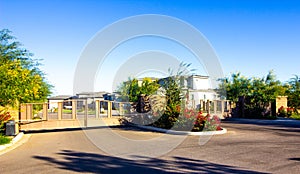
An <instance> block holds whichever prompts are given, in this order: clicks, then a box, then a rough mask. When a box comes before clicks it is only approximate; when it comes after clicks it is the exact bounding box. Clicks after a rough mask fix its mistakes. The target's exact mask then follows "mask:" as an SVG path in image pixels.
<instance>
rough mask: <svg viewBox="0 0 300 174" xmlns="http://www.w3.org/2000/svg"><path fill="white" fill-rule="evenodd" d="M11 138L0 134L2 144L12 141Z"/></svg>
mask: <svg viewBox="0 0 300 174" xmlns="http://www.w3.org/2000/svg"><path fill="white" fill-rule="evenodd" d="M10 141H11V138H8V137H5V136H2V135H0V145H3V144H8V143H10Z"/></svg>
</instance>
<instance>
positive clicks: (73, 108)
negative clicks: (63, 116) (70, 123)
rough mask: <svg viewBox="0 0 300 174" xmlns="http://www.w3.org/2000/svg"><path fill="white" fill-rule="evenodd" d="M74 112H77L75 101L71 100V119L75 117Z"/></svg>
mask: <svg viewBox="0 0 300 174" xmlns="http://www.w3.org/2000/svg"><path fill="white" fill-rule="evenodd" d="M76 113H77V101H76V100H72V119H73V120H75V119H76Z"/></svg>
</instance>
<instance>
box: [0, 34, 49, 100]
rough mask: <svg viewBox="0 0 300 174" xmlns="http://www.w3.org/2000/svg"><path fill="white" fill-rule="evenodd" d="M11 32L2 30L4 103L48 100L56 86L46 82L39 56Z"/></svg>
mask: <svg viewBox="0 0 300 174" xmlns="http://www.w3.org/2000/svg"><path fill="white" fill-rule="evenodd" d="M10 33H11V32H10V31H9V30H7V29H4V30H1V31H0V105H2V106H5V105H16V104H18V103H25V102H37V101H45V100H46V98H47V97H48V96H49V95H50V94H51V91H50V90H51V87H52V86H51V85H50V84H48V83H47V82H46V80H45V77H44V74H43V73H42V71H41V70H40V69H39V65H40V64H39V62H38V60H35V59H33V58H32V56H33V54H32V53H30V52H29V51H28V50H26V49H23V48H22V47H21V44H20V43H19V42H17V41H15V37H13V36H12V35H10Z"/></svg>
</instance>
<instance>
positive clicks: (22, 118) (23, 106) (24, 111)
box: [20, 104, 27, 122]
mask: <svg viewBox="0 0 300 174" xmlns="http://www.w3.org/2000/svg"><path fill="white" fill-rule="evenodd" d="M20 113H21V118H20V121H21V122H22V121H25V120H27V116H26V113H27V111H26V104H21V107H20Z"/></svg>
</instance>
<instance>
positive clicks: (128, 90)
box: [117, 77, 159, 102]
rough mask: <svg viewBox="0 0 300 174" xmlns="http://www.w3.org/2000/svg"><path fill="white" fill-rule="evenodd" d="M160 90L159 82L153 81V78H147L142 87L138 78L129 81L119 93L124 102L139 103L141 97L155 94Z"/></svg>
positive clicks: (122, 85) (124, 83)
mask: <svg viewBox="0 0 300 174" xmlns="http://www.w3.org/2000/svg"><path fill="white" fill-rule="evenodd" d="M158 88H159V84H158V83H157V81H153V80H152V79H151V78H148V77H145V78H144V79H143V80H142V82H141V84H140V85H139V82H138V80H137V79H136V78H134V79H128V80H127V81H125V82H123V83H122V84H121V85H120V86H119V88H118V89H117V91H118V92H119V93H120V94H121V97H122V100H125V101H126V100H128V101H130V102H137V101H138V96H139V95H141V94H145V95H151V94H154V93H155V92H156V91H157V90H158Z"/></svg>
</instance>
